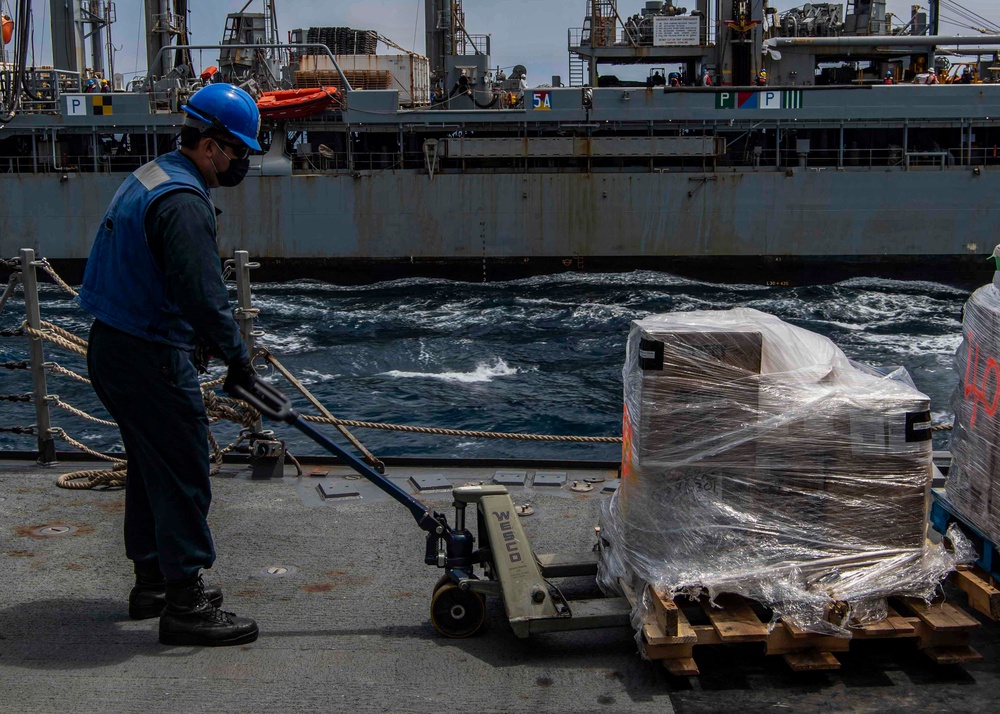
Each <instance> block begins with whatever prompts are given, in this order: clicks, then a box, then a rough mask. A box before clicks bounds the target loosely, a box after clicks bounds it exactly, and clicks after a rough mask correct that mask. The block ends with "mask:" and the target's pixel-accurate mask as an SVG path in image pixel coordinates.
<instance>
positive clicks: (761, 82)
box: [756, 69, 767, 87]
mask: <svg viewBox="0 0 1000 714" xmlns="http://www.w3.org/2000/svg"><path fill="white" fill-rule="evenodd" d="M756 84H757V86H758V87H766V86H767V70H764V69H762V70H761V71H760V72H758V73H757V82H756Z"/></svg>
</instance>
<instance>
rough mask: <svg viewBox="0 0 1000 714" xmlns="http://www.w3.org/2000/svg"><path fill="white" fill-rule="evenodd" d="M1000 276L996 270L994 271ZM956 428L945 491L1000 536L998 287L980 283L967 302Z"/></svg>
mask: <svg viewBox="0 0 1000 714" xmlns="http://www.w3.org/2000/svg"><path fill="white" fill-rule="evenodd" d="M998 275H1000V274H998ZM955 368H956V369H957V370H958V375H959V382H958V387H957V388H956V390H955V392H954V395H953V396H952V408H953V409H954V411H955V427H954V429H953V430H952V434H951V455H952V462H951V469H950V471H949V472H948V480H947V482H946V483H945V490H946V491H947V493H948V500H949V501H950V502H951V504H952V505H953V506H954V507H955V509H956V510H957V511H958V512H959V513H960V514H961V515H962V516H964V517H965V518H966V519H967V520H968V521H969V522H971V523H972V524H973V525H974V526H976V527H978V528H979V529H980V530H981V531H982V532H983V533H984V534H985V535H987V536H988V537H989V538H990V539H991V540H992V541H993V542H998V541H1000V413H997V412H998V403H1000V290H998V289H997V287H996V286H995V285H992V284H991V285H984V286H983V287H981V288H979V289H978V290H977V291H976V292H974V293H973V294H972V296H971V297H970V298H969V300H968V301H967V302H966V303H965V310H964V312H963V317H962V344H961V346H960V347H959V348H958V352H957V353H956V355H955Z"/></svg>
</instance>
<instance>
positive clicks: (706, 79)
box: [701, 69, 712, 87]
mask: <svg viewBox="0 0 1000 714" xmlns="http://www.w3.org/2000/svg"><path fill="white" fill-rule="evenodd" d="M701 84H702V86H703V87H711V86H712V73H711V72H709V71H708V70H707V69H705V70H702V73H701Z"/></svg>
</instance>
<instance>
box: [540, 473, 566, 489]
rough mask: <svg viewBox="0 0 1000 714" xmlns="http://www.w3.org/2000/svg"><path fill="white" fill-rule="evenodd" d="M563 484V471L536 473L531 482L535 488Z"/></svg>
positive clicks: (564, 478)
mask: <svg viewBox="0 0 1000 714" xmlns="http://www.w3.org/2000/svg"><path fill="white" fill-rule="evenodd" d="M565 483H566V472H565V471H536V472H535V478H534V479H533V480H532V484H534V485H535V486H562V485H563V484H565Z"/></svg>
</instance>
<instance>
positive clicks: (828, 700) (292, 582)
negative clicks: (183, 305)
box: [0, 460, 1000, 714]
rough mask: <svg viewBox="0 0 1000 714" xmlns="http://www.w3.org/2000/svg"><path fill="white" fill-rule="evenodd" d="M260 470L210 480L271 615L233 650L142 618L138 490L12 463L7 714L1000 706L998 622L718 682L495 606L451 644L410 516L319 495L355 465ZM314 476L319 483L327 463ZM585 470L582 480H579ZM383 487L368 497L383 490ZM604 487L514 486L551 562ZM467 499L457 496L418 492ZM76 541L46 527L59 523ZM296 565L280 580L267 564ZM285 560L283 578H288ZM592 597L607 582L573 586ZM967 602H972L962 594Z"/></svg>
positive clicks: (729, 673) (742, 659) (577, 535)
mask: <svg viewBox="0 0 1000 714" xmlns="http://www.w3.org/2000/svg"><path fill="white" fill-rule="evenodd" d="M303 466H304V473H305V475H303V476H300V477H296V476H294V475H293V474H294V470H293V469H291V468H288V469H286V471H285V474H286V475H285V478H283V479H280V480H278V479H274V480H267V481H254V480H251V479H250V478H249V472H248V470H247V468H246V467H245V466H240V465H227V466H226V467H224V469H223V471H222V473H221V474H219V475H218V476H216V477H214V478H213V489H214V504H213V510H212V514H211V524H212V527H213V531H214V534H215V538H216V546H217V549H218V562H217V563H216V566H215V567H214V568H212V569H211V570H210V571H208V572H207V573H206V579H207V580H208V581H209V582H211V583H213V584H218V585H221V586H222V587H223V589H224V591H225V593H226V609H230V610H233V611H235V612H237V613H239V614H246V615H249V616H252V617H254V618H256V619H257V621H258V623H259V624H260V629H261V635H260V639H259V640H258V641H257V642H255V643H253V644H250V645H246V646H243V647H236V648H217V649H212V648H193V647H164V646H161V645H159V644H158V643H157V634H156V624H157V621H156V620H147V621H142V622H132V621H130V620H129V619H128V616H127V614H126V611H125V599H126V597H127V594H128V590H129V587H130V585H131V577H130V576H131V569H130V567H129V563H128V562H127V561H126V560H125V558H124V554H123V548H122V545H121V521H122V512H123V506H124V494H123V493H122V492H120V491H89V490H64V489H60V488H57V487H56V485H55V479H56V477H57V476H58V475H59V474H62V473H65V472H67V471H72V470H76V469H81V468H93V464H83V463H60V464H59V465H58V466H57V467H54V468H43V467H39V466H36V465H34V464H33V463H30V462H21V461H13V460H3V461H0V566H2V568H3V571H4V574H3V578H2V583H3V584H2V586H0V687H2V691H3V696H2V697H0V711H2V712H19V713H23V712H55V711H73V712H81V713H82V712H106V711H116V712H132V711H135V712H151V711H167V710H169V711H175V712H180V711H183V712H198V711H209V710H213V711H241V712H264V711H297V712H307V711H348V710H353V711H364V712H367V711H392V712H432V711H433V712H436V711H441V710H445V709H450V710H457V711H476V712H502V711H518V710H523V711H527V710H531V711H541V712H565V711H576V712H587V711H605V712H633V713H639V712H647V711H648V712H653V711H655V712H658V713H659V714H665V713H667V712H671V711H675V710H676V711H681V712H708V711H735V710H737V709H739V710H742V711H759V710H763V709H771V708H774V707H780V708H783V709H787V710H789V711H797V712H813V711H816V712H819V711H824V712H827V711H848V710H849V711H857V712H867V711H879V712H894V711H926V712H932V711H949V712H958V711H989V710H992V709H993V708H994V707H995V703H996V692H997V691H998V690H1000V623H996V622H991V621H989V620H986V619H985V618H984V617H982V616H979V615H976V617H978V618H979V619H980V620H981V621H982V622H983V626H982V627H981V628H980V629H979V630H977V631H976V632H975V633H974V634H973V637H972V646H973V647H975V648H976V649H977V650H979V652H981V653H982V654H983V655H984V657H985V660H984V661H983V662H980V663H974V664H967V665H964V666H938V665H935V664H933V663H931V662H930V660H928V659H926V658H925V657H924V656H923V655H921V654H920V653H919V652H917V651H916V649H915V648H912V647H911V646H907V643H904V642H898V641H897V642H893V641H883V642H878V641H872V642H861V643H858V644H859V645H860V646H858V647H857V648H854V647H853V646H852V650H851V652H849V653H844V654H842V655H840V659H841V661H842V669H841V670H839V671H835V672H816V673H805V674H796V673H793V672H791V671H790V670H789V669H788V668H787V666H786V665H785V664H784V662H783V661H782V660H781V659H780V658H777V657H772V658H767V659H765V658H764V657H763V656H761V653H760V652H759V651H758V650H757V649H755V648H754V645H733V646H727V647H725V648H721V649H719V650H717V651H713V652H710V653H709V652H706V654H705V656H704V657H701V656H699V660H700V663H701V665H702V667H701V669H702V675H701V676H700V677H697V678H677V677H672V676H670V675H668V674H667V673H666V672H665V671H664V669H663V668H662V667H661V666H660V665H659V664H657V663H655V662H648V661H644V660H642V659H641V658H640V657H639V656H638V655H637V653H636V644H635V641H634V639H633V633H632V631H631V630H630V629H628V628H616V629H608V630H602V631H595V630H591V631H580V632H564V633H551V634H545V635H540V636H535V637H533V638H532V639H530V640H519V639H517V638H516V637H515V636H514V634H513V633H512V632H511V630H510V627H509V626H508V625H507V623H506V621H505V618H504V615H503V607H502V605H501V603H500V602H498V601H496V600H490V602H489V606H488V615H487V618H488V620H487V623H488V626H487V629H486V631H485V632H484V633H482V634H480V635H479V636H477V637H474V638H470V639H466V640H447V639H444V638H442V637H440V636H437V635H436V634H435V632H434V630H433V628H432V626H431V624H430V621H429V616H428V607H429V602H430V593H431V589H432V587H433V585H434V583H435V581H436V580H437V578H438V576H439V572H438V571H437V570H436V569H434V568H430V567H428V566H425V565H424V564H423V548H424V543H423V538H422V534H421V532H420V531H419V530H418V529H417V528H416V527H415V524H414V523H413V521H412V519H411V518H410V516H409V514H408V513H407V512H406V511H405V510H404V509H402V508H400V507H399V506H398V505H397V504H396V503H395V502H393V501H391V500H389V499H388V498H386V497H377V496H376V492H374V491H373V490H367V489H368V488H369V485H368V484H367V483H365V482H359V481H350V482H347V481H344V483H350V484H353V485H354V486H357V488H358V490H359V492H360V493H361V496H362V497H361V498H354V499H350V500H344V501H323V500H321V499H320V498H319V497H318V495H316V493H317V492H316V485H317V484H318V483H319V482H320V481H323V480H324V479H325V480H329V481H331V482H336V481H337V480H338V479H341V478H342V475H343V474H345V473H346V472H345V471H344V470H343V468H342V467H338V466H330V465H322V466H318V467H313V466H311V465H309V464H304V465H303ZM316 469H319V470H322V471H324V472H328V474H327V475H326V476H324V477H322V478H320V477H317V476H313V475H310V474H311V473H312V472H313V471H314V470H316ZM487 473H488V474H492V473H493V470H492V469H484V468H482V467H478V468H472V467H470V468H466V469H453V468H447V467H439V468H432V469H419V468H416V467H400V468H390V469H389V474H390V475H391V476H392V477H393V479H399V480H400V482H403V481H405V480H406V479H407V478H409V477H411V476H415V475H421V474H423V475H430V474H435V475H443V476H444V477H445V478H447V479H449V481H451V482H452V483H453V484H456V485H457V484H461V483H464V482H467V481H475V480H481V479H482V478H483V477H484V474H487ZM568 478H570V479H573V478H574V474H573V472H572V471H570V472H569V473H568ZM372 488H373V487H372ZM601 491H602V489H595V491H594V492H593V493H590V494H572V493H569V492H568V491H565V490H558V489H556V490H555V491H548V492H546V491H544V490H543V489H541V488H539V487H535V488H534V489H533V490H524V489H521V490H518V489H512V494H513V495H514V501H515V503H525V502H529V501H530V504H531V505H532V507H533V509H534V511H535V513H534V515H532V516H530V517H527V518H525V519H524V524H525V527H526V529H527V531H528V535H529V537H530V538H531V542H532V546H533V547H534V548H535V550H536V552H559V553H567V554H576V553H579V554H583V553H585V552H587V551H589V550H590V548H591V545H592V544H593V542H594V534H593V526H594V524H595V523H596V521H597V512H598V508H599V504H600V500H601V498H603V497H606V496H605V495H602V494H601ZM420 497H421V498H423V499H426V500H427V501H428V502H431V503H433V505H435V507H437V508H438V509H439V510H450V507H449V506H450V499H449V498H448V496H447V495H446V493H444V492H438V493H434V494H430V495H427V494H421V496H420ZM47 525H64V526H72V527H74V528H75V531H74V532H72V533H70V534H67V535H60V536H52V537H45V536H40V535H37V534H36V533H35V531H36V530H37V529H38V528H39V527H42V526H47ZM275 568H284V569H285V570H286V572H284V573H283V574H279V575H271V574H268V571H269V569H270V570H274V569H275ZM279 572H280V571H279ZM563 586H564V587H563V590H564V592H567V594H575V595H587V594H589V595H591V596H596V595H597V592H596V587H595V586H594V584H593V580H592V579H589V580H588V579H586V578H575V579H568V580H566V581H563ZM949 592H950V594H951V595H952V596H953V597H954V599H955V600H956V601H957V602H964V600H962V598H963V597H964V596H963V595H962V594H961V593H958V592H957V591H949Z"/></svg>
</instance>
